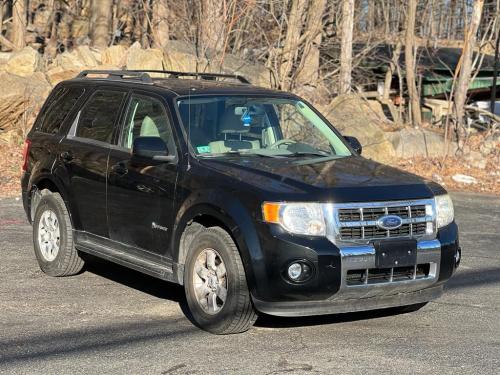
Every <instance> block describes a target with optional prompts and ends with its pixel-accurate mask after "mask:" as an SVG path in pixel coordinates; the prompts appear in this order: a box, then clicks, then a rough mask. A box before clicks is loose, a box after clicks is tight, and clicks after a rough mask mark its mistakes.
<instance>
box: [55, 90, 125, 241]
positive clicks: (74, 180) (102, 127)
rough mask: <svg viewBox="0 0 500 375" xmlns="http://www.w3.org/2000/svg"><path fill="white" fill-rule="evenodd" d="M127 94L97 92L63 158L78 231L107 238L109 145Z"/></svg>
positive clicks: (74, 129) (83, 111)
mask: <svg viewBox="0 0 500 375" xmlns="http://www.w3.org/2000/svg"><path fill="white" fill-rule="evenodd" d="M126 95H127V91H125V90H120V89H115V88H113V89H108V88H98V89H96V90H95V92H94V93H92V95H91V96H90V97H89V98H88V99H87V101H86V102H85V104H84V105H83V107H82V108H81V109H80V110H79V111H78V113H77V114H76V116H75V119H74V121H73V123H72V126H71V128H70V130H69V132H68V135H67V136H66V138H64V139H63V140H62V141H61V145H60V158H61V161H62V162H63V163H64V164H65V169H66V172H67V174H68V176H67V178H68V180H69V184H70V191H71V194H72V201H73V203H74V210H73V211H74V212H73V214H74V215H75V217H74V218H73V222H74V225H75V227H76V229H79V230H83V231H86V232H89V233H92V234H95V235H98V236H101V237H108V222H107V216H106V178H107V174H106V172H107V166H108V156H109V150H110V144H111V141H112V139H113V134H114V130H115V126H116V125H117V123H118V121H119V117H120V113H121V112H122V107H123V105H124V103H125V97H126Z"/></svg>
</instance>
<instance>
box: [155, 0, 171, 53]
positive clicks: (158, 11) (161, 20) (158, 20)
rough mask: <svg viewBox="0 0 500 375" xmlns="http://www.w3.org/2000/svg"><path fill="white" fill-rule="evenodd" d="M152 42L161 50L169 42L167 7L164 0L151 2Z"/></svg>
mask: <svg viewBox="0 0 500 375" xmlns="http://www.w3.org/2000/svg"><path fill="white" fill-rule="evenodd" d="M153 40H154V45H155V47H158V48H163V47H165V45H166V44H167V43H168V40H169V23H168V5H167V1H166V0H155V1H153Z"/></svg>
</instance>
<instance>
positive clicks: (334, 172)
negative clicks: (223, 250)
mask: <svg viewBox="0 0 500 375" xmlns="http://www.w3.org/2000/svg"><path fill="white" fill-rule="evenodd" d="M202 163H203V164H206V165H207V166H210V167H212V168H215V169H217V170H218V171H220V172H222V173H224V174H227V175H230V176H232V177H233V178H237V179H238V180H241V181H244V182H246V183H249V184H251V185H254V186H256V187H257V188H259V189H262V190H268V191H272V192H275V193H279V192H280V191H281V192H283V193H291V192H293V193H295V194H298V195H303V194H304V193H305V194H307V197H306V198H302V199H307V200H328V201H333V202H362V201H384V200H406V199H420V198H431V197H433V196H434V194H435V190H436V189H438V188H439V185H437V186H435V185H436V184H434V183H431V184H430V185H429V183H428V182H426V181H425V180H423V179H422V178H420V177H418V176H416V175H414V174H411V173H407V172H403V171H401V170H399V169H397V168H393V167H390V166H387V165H383V164H380V163H377V162H375V161H372V160H368V159H365V158H362V157H359V156H351V157H345V158H340V159H334V160H327V161H314V160H311V159H308V160H305V159H303V158H262V157H258V156H251V157H245V156H240V157H228V158H220V159H203V160H202ZM296 198H298V197H296Z"/></svg>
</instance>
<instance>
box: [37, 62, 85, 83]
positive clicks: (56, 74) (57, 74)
mask: <svg viewBox="0 0 500 375" xmlns="http://www.w3.org/2000/svg"><path fill="white" fill-rule="evenodd" d="M80 71H81V69H69V70H65V69H63V68H62V67H60V66H53V67H51V68H50V69H49V70H47V72H46V73H45V75H46V76H47V80H48V81H49V83H50V84H51V85H52V86H55V85H57V84H58V83H59V82H61V81H65V80H67V79H71V78H75V77H76V76H77V75H78V73H80Z"/></svg>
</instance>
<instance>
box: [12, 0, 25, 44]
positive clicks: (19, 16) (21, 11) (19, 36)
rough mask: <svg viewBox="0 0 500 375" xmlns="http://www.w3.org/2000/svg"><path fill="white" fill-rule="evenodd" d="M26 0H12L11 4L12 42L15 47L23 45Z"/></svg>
mask: <svg viewBox="0 0 500 375" xmlns="http://www.w3.org/2000/svg"><path fill="white" fill-rule="evenodd" d="M25 34H26V0H14V4H13V6H12V44H13V45H14V46H15V48H16V49H21V48H23V47H24V46H25Z"/></svg>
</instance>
